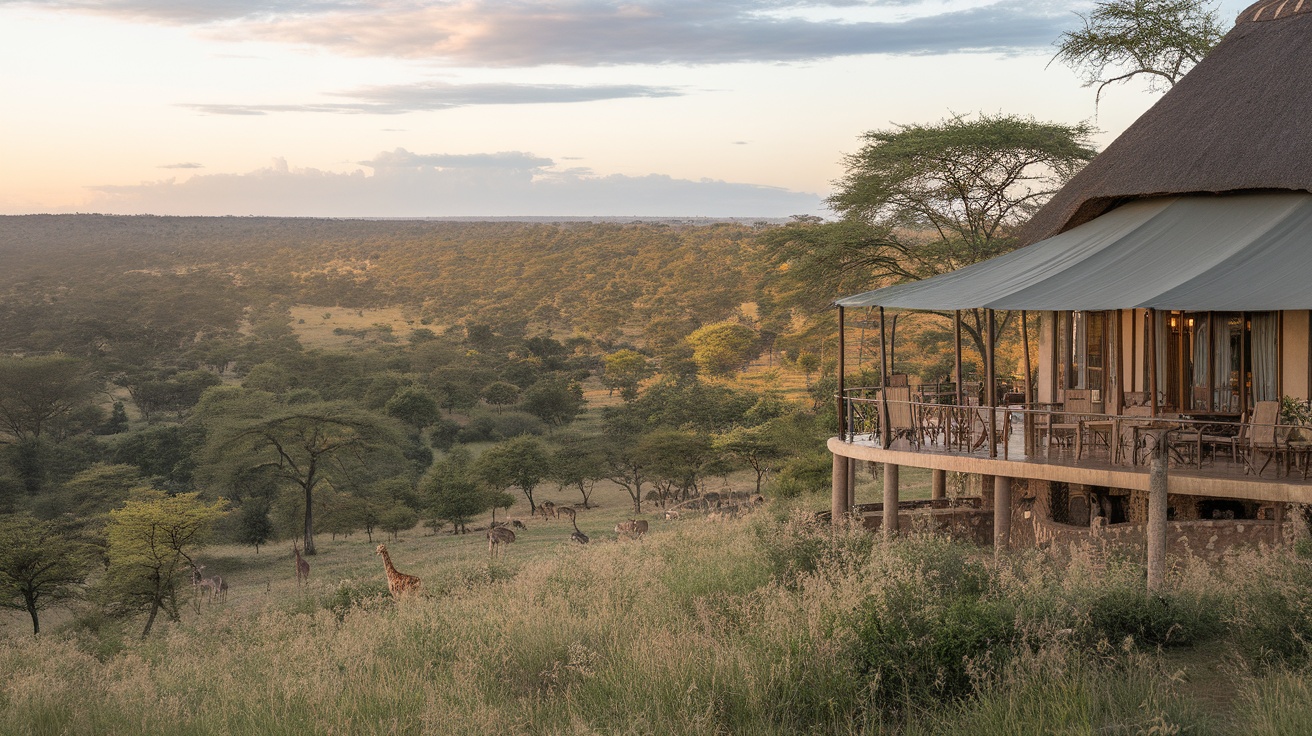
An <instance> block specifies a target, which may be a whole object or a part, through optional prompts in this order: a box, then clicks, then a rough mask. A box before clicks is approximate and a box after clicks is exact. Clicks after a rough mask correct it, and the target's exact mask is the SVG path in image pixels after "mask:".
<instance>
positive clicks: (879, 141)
mask: <svg viewBox="0 0 1312 736" xmlns="http://www.w3.org/2000/svg"><path fill="white" fill-rule="evenodd" d="M1092 132H1093V130H1092V128H1091V127H1090V126H1089V125H1088V124H1085V123H1080V124H1078V125H1063V124H1059V123H1047V122H1040V121H1037V120H1035V119H1033V118H1027V117H1020V116H1015V115H1003V114H998V115H979V116H977V117H974V118H968V117H966V116H963V115H957V116H954V117H950V118H947V119H945V120H942V121H939V122H938V123H934V124H929V125H923V124H907V125H897V126H894V127H893V128H889V129H883V130H872V131H869V132H867V133H865V134H864V136H863V139H864V141H865V144H864V145H863V146H862V147H861V149H860V150H859V151H858V152H857V153H854V154H851V155H848V156H847V157H846V159H845V164H846V166H847V171H846V173H845V174H844V176H843V178H842V179H841V180H839V182H838V188H837V191H835V192H834V194H833V195H832V196H830V198H829V204H830V206H831V207H832V208H833V209H834V210H835V211H836V212H838V213H839V214H841V215H842V217H843V219H842V220H840V221H839V222H836V223H826V222H823V221H820V220H819V219H816V218H803V219H799V220H797V221H795V222H794V223H792V224H790V225H788V226H786V227H784V228H780V229H778V230H774V231H770V232H767V233H765V234H764V235H763V236H762V237H761V239H760V242H761V245H762V248H763V250H764V254H763V255H764V256H765V258H766V260H767V264H768V265H769V266H770V267H772V271H771V275H770V279H771V282H772V284H773V288H774V289H775V291H776V292H777V293H778V295H779V297H780V299H781V300H783V301H784V302H785V303H797V304H808V305H814V304H816V303H817V302H819V301H820V300H824V301H826V302H827V301H829V300H831V299H833V298H834V295H835V294H842V293H844V292H852V291H858V290H864V289H869V288H872V287H875V286H881V285H887V284H891V283H895V282H901V281H915V280H919V279H924V278H928V277H930V276H936V275H938V274H942V273H947V272H948V271H954V270H956V269H959V268H961V267H962V266H967V265H970V264H972V263H977V262H979V261H982V260H986V259H988V258H992V257H994V256H997V255H1000V254H1002V253H1006V252H1007V251H1009V250H1011V249H1012V248H1014V247H1015V245H1016V241H1015V238H1014V233H1015V230H1016V229H1017V227H1018V226H1019V225H1021V224H1022V223H1024V222H1025V221H1026V220H1027V219H1029V217H1030V216H1031V215H1032V214H1033V213H1034V212H1035V211H1036V210H1037V209H1038V208H1039V207H1040V206H1042V205H1043V203H1044V202H1046V201H1047V200H1048V198H1049V197H1050V196H1051V195H1052V194H1053V193H1054V192H1056V191H1057V190H1058V189H1060V188H1061V186H1062V185H1063V184H1065V182H1066V181H1067V180H1068V179H1069V178H1070V177H1071V176H1073V175H1074V174H1075V172H1076V171H1078V170H1079V169H1080V168H1081V167H1082V166H1083V165H1084V164H1085V163H1087V162H1088V161H1089V160H1091V159H1092V158H1093V156H1094V149H1093V148H1092V146H1091V144H1090V141H1089V137H1090V135H1091V134H1092ZM812 308H814V307H812ZM963 317H964V318H965V319H964V324H963V328H964V330H965V333H966V335H967V337H968V338H969V339H971V340H972V341H974V343H975V345H976V348H977V349H978V351H979V352H980V353H981V354H983V352H984V337H983V335H984V327H985V325H984V315H983V311H982V310H968V311H966V312H964V313H963ZM999 317H1000V319H999V324H998V332H999V334H1001V333H1002V332H1004V331H1005V329H1006V326H1007V324H1008V321H1009V319H1010V313H1005V312H1004V313H1002V314H1001V315H1000V316H999Z"/></svg>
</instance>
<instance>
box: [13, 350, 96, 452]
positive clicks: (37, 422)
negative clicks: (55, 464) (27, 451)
mask: <svg viewBox="0 0 1312 736" xmlns="http://www.w3.org/2000/svg"><path fill="white" fill-rule="evenodd" d="M98 388H99V386H98V384H97V382H96V381H95V380H94V379H93V378H92V376H91V375H90V373H89V372H88V371H87V368H86V366H85V365H84V364H83V363H82V361H80V360H76V359H74V358H69V357H65V356H62V355H51V356H42V357H35V358H10V357H5V358H0V428H3V429H4V430H6V431H8V432H9V433H10V434H12V435H13V436H14V439H16V440H18V441H19V443H26V442H30V441H33V440H37V439H39V438H40V437H41V433H42V432H43V431H44V430H45V429H46V428H47V426H48V425H49V424H50V422H52V421H53V420H55V419H57V418H59V417H62V416H65V415H67V414H69V413H70V412H72V411H74V410H75V409H77V408H78V407H80V406H83V405H85V404H87V403H88V402H89V401H90V400H91V398H92V396H93V395H94V394H95V392H96V390H97V389H98Z"/></svg>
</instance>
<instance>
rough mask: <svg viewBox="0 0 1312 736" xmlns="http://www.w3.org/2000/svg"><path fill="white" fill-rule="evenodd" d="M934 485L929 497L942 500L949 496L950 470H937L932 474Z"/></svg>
mask: <svg viewBox="0 0 1312 736" xmlns="http://www.w3.org/2000/svg"><path fill="white" fill-rule="evenodd" d="M930 479H931V481H932V485H931V487H930V491H929V497H930V499H931V500H934V501H941V500H943V499H945V498H947V497H948V471H946V470H935V471H933V474H932V475H931V476H930Z"/></svg>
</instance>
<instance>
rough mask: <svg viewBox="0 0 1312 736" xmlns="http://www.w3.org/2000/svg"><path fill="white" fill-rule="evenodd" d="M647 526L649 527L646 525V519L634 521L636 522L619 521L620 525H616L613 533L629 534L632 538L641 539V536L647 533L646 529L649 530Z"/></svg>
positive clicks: (632, 520) (633, 520)
mask: <svg viewBox="0 0 1312 736" xmlns="http://www.w3.org/2000/svg"><path fill="white" fill-rule="evenodd" d="M649 526H650V525H649V524H647V520H646V519H636V520H635V519H629V520H628V521H621V522H620V523H618V524H616V525H615V533H616V534H630V535H632V536H634V537H638V538H641V537H642V535H644V534H646V533H647V529H648V528H649Z"/></svg>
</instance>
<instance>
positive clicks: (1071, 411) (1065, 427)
mask: <svg viewBox="0 0 1312 736" xmlns="http://www.w3.org/2000/svg"><path fill="white" fill-rule="evenodd" d="M1092 412H1093V402H1092V401H1090V400H1089V392H1088V391H1086V390H1084V389H1078V388H1069V389H1066V401H1065V402H1064V405H1063V407H1062V413H1061V415H1060V416H1058V417H1054V418H1053V421H1052V424H1051V425H1049V427H1048V447H1052V446H1053V445H1060V446H1063V447H1072V446H1073V447H1074V448H1075V456H1076V457H1079V454H1080V453H1079V451H1080V433H1081V432H1082V431H1083V427H1082V426H1081V422H1082V421H1083V420H1084V419H1083V418H1084V415H1086V414H1090V413H1092Z"/></svg>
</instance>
